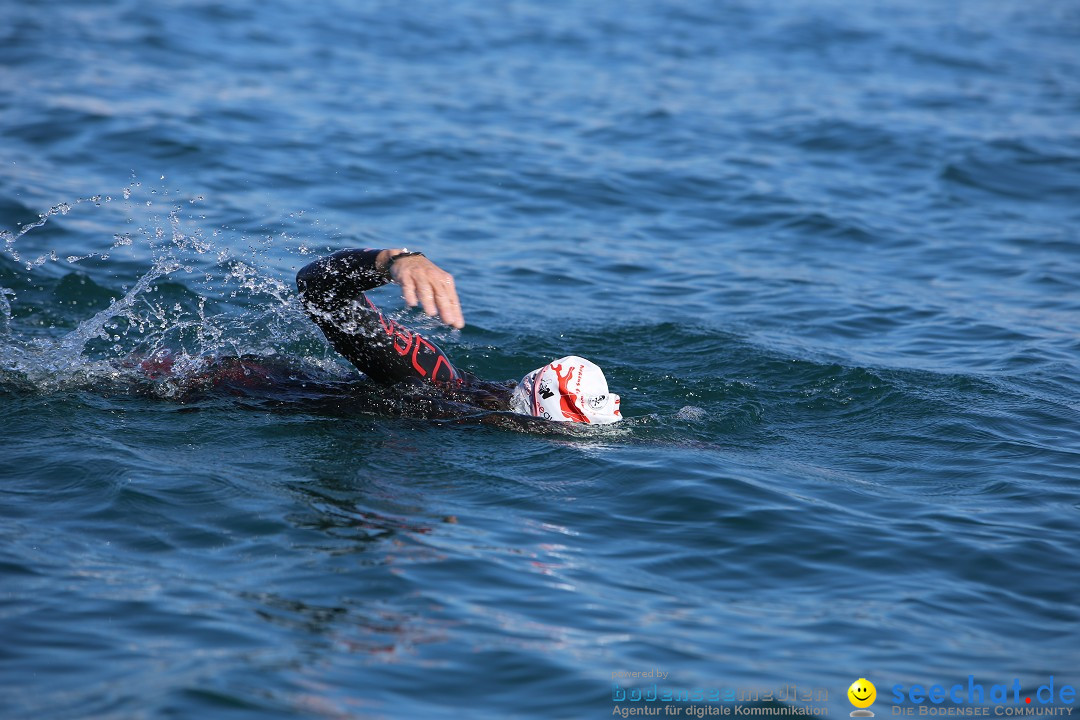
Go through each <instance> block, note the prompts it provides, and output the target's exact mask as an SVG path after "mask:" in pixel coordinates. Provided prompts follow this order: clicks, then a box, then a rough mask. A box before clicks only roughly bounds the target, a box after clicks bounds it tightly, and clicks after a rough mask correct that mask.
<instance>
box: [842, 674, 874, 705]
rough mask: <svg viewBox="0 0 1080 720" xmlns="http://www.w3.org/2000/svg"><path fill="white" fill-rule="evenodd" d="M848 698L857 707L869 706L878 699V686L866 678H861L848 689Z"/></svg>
mask: <svg viewBox="0 0 1080 720" xmlns="http://www.w3.org/2000/svg"><path fill="white" fill-rule="evenodd" d="M847 696H848V700H850V701H851V704H852V705H854V706H855V707H857V708H867V707H870V706H871V705H873V704H874V700H876V699H877V688H876V687H874V683H872V682H870V681H869V680H867V679H866V678H859V679H858V680H856V681H855V682H853V683H851V687H849V688H848V689H847Z"/></svg>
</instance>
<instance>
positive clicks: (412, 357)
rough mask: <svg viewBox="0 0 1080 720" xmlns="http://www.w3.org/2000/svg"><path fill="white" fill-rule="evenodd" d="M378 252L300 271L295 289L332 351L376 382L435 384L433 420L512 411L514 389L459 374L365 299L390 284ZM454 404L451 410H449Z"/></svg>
mask: <svg viewBox="0 0 1080 720" xmlns="http://www.w3.org/2000/svg"><path fill="white" fill-rule="evenodd" d="M379 252H380V251H379V250H341V251H339V252H336V253H334V254H332V255H328V256H326V257H324V258H320V259H319V260H316V261H315V262H313V263H311V264H309V265H306V266H305V267H303V268H301V270H300V272H299V273H297V275H296V285H297V288H298V289H299V290H300V299H301V301H302V302H303V305H304V310H305V311H307V314H308V315H309V316H310V317H311V319H312V320H314V321H315V324H316V325H318V326H319V328H320V329H321V330H322V331H323V334H324V335H326V339H327V340H329V341H330V344H331V345H333V346H334V349H335V350H337V351H338V352H339V353H341V354H342V355H343V356H345V358H346V359H347V360H348V361H349V362H351V363H352V364H353V365H355V366H356V368H357V369H358V370H360V372H362V373H364V374H365V375H367V376H368V377H369V378H371V379H372V380H374V381H376V382H378V383H381V384H384V385H391V384H396V383H411V384H414V385H415V384H428V385H430V384H433V385H434V386H435V387H436V388H438V391H437V393H433V394H432V395H431V397H433V398H435V397H437V398H439V399H440V400H443V401H446V402H445V403H443V404H442V405H441V406H440V404H439V403H438V402H436V403H434V404H433V405H432V408H431V415H432V416H434V417H452V416H460V415H461V414H462V406H465V407H470V406H471V407H473V408H474V409H475V410H480V409H484V410H508V409H509V398H510V392H511V387H509V386H507V385H505V384H501V383H490V382H485V381H483V380H480V379H479V378H477V377H476V376H475V375H472V374H471V373H467V372H463V371H461V370H459V369H458V368H457V367H456V366H455V365H454V364H453V362H451V360H450V358H449V357H447V355H446V353H444V352H443V351H442V350H441V349H440V348H439V346H438V345H436V344H435V343H433V342H432V341H430V340H428V339H427V338H425V337H424V336H423V335H421V334H420V333H417V332H413V331H412V330H409V329H408V328H406V327H404V326H403V325H402V324H401V323H399V322H395V321H394V320H391V319H390V318H388V317H386V316H385V315H384V314H383V313H382V312H381V311H380V310H379V308H377V307H376V306H375V305H374V303H372V302H371V300H369V299H368V298H367V296H366V295H364V291H365V290H371V289H372V288H376V287H379V286H380V285H385V284H386V283H388V282H390V278H389V277H388V276H387V274H386V273H384V272H381V271H380V270H379V269H378V268H377V267H376V265H375V259H376V257H377V256H378V254H379ZM451 406H453V407H451Z"/></svg>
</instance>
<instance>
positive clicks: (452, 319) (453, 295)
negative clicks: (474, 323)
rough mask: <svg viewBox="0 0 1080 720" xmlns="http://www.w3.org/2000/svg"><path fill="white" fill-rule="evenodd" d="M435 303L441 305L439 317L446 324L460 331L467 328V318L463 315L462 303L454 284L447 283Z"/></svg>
mask: <svg viewBox="0 0 1080 720" xmlns="http://www.w3.org/2000/svg"><path fill="white" fill-rule="evenodd" d="M435 301H436V302H437V303H438V305H439V317H441V318H442V321H443V322H444V323H446V324H447V325H450V326H451V327H456V328H459V329H460V328H463V327H465V317H464V316H463V315H462V314H461V303H460V302H459V301H458V296H457V292H456V291H455V290H454V286H453V283H447V285H445V286H444V287H443V289H442V290H441V292H439V293H438V294H437V295H436V296H435Z"/></svg>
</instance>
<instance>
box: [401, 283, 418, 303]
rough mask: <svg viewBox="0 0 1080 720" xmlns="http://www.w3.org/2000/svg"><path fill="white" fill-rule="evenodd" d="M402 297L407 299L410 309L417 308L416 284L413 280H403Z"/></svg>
mask: <svg viewBox="0 0 1080 720" xmlns="http://www.w3.org/2000/svg"><path fill="white" fill-rule="evenodd" d="M401 297H403V298H405V304H406V305H408V306H409V307H416V303H417V298H416V283H414V282H413V281H412V279H411V278H407V277H406V278H402V279H401Z"/></svg>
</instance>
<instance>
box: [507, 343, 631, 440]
mask: <svg viewBox="0 0 1080 720" xmlns="http://www.w3.org/2000/svg"><path fill="white" fill-rule="evenodd" d="M510 409H511V410H513V411H514V412H516V413H520V414H522V415H532V416H534V417H542V418H547V419H548V420H557V421H558V422H581V423H594V424H597V425H606V424H608V423H614V422H619V421H620V420H622V415H620V414H619V396H618V395H616V394H614V393H610V392H608V386H607V379H606V378H605V377H604V371H603V370H601V369H600V368H599V367H598V366H596V365H595V364H593V363H591V362H589V361H588V360H586V359H585V358H582V357H578V356H577V355H568V356H566V357H564V358H560V359H558V360H556V361H555V362H553V363H551V364H550V365H545V366H544V367H542V368H540V369H538V370H533V371H532V372H531V373H529V374H528V375H526V376H525V377H523V378H521V382H520V383H518V386H517V387H516V388H514V394H513V395H512V396H511V397H510Z"/></svg>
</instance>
